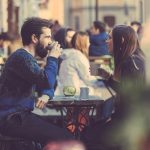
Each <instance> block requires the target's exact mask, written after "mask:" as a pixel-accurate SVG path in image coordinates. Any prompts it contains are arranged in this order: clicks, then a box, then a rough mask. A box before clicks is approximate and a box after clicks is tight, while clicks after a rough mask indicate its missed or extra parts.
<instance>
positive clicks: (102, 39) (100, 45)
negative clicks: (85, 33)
mask: <svg viewBox="0 0 150 150" xmlns="http://www.w3.org/2000/svg"><path fill="white" fill-rule="evenodd" d="M107 39H108V34H107V33H106V32H102V33H101V34H98V35H91V36H90V47H89V55H90V56H102V55H109V51H108V46H107V43H106V40H107Z"/></svg>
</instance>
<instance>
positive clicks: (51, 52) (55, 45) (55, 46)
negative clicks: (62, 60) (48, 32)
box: [48, 42, 62, 58]
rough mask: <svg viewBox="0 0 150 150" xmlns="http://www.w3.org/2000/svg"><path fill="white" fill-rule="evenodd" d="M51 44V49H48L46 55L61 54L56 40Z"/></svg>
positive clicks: (54, 55) (56, 56)
mask: <svg viewBox="0 0 150 150" xmlns="http://www.w3.org/2000/svg"><path fill="white" fill-rule="evenodd" d="M52 44H53V46H52V49H51V50H49V51H48V52H49V53H48V56H52V57H55V58H58V57H59V56H60V55H61V52H62V48H60V44H58V42H54V43H52Z"/></svg>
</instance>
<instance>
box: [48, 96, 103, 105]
mask: <svg viewBox="0 0 150 150" xmlns="http://www.w3.org/2000/svg"><path fill="white" fill-rule="evenodd" d="M103 101H104V100H103V99H102V98H101V97H97V96H89V98H88V99H84V100H83V99H80V98H79V97H78V96H74V97H65V96H56V97H54V98H53V99H52V100H50V101H49V103H48V104H47V106H68V107H69V106H70V107H71V106H80V107H81V106H82V107H84V106H85V107H86V106H93V105H95V106H96V105H100V104H102V103H103Z"/></svg>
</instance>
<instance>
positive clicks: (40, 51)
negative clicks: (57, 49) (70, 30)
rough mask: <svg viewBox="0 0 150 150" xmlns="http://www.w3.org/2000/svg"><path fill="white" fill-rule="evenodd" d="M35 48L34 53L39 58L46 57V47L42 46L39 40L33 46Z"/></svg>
mask: <svg viewBox="0 0 150 150" xmlns="http://www.w3.org/2000/svg"><path fill="white" fill-rule="evenodd" d="M35 50H36V54H37V55H38V56H39V57H41V58H44V57H46V56H47V54H48V51H47V49H46V48H44V46H43V45H41V44H40V42H38V43H37V45H36V46H35Z"/></svg>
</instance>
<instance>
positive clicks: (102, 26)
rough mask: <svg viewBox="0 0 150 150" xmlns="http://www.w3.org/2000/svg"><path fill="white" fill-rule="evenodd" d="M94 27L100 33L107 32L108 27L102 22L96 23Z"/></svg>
mask: <svg viewBox="0 0 150 150" xmlns="http://www.w3.org/2000/svg"><path fill="white" fill-rule="evenodd" d="M93 25H94V27H95V28H96V29H99V31H100V32H105V31H106V25H105V23H103V22H101V21H94V22H93Z"/></svg>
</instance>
